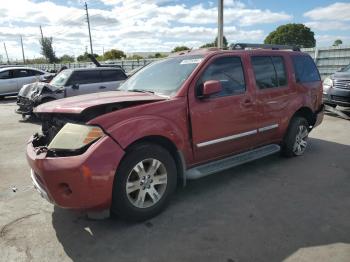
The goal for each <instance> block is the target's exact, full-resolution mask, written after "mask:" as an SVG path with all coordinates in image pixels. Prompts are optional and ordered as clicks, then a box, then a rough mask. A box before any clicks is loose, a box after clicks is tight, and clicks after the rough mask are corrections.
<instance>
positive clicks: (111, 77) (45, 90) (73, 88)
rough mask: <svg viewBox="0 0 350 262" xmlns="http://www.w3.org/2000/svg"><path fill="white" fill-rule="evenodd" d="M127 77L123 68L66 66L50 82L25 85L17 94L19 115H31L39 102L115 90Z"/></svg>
mask: <svg viewBox="0 0 350 262" xmlns="http://www.w3.org/2000/svg"><path fill="white" fill-rule="evenodd" d="M126 78H127V76H126V74H125V72H124V70H123V69H121V68H114V67H111V68H109V67H96V68H81V69H66V70H63V71H62V72H60V73H59V74H58V75H57V76H56V77H55V78H54V79H52V80H51V82H50V83H40V82H37V83H33V84H29V85H24V86H23V87H22V89H21V90H20V91H19V94H18V96H17V105H18V106H19V108H18V109H17V110H16V112H17V113H18V114H22V115H23V116H24V115H31V114H32V112H33V108H34V107H36V106H37V105H40V104H43V103H46V102H49V101H53V100H57V99H61V98H65V97H71V96H77V95H82V94H90V93H99V92H104V91H115V90H117V89H118V88H119V86H120V85H121V84H122V83H123V82H124V81H125V79H126Z"/></svg>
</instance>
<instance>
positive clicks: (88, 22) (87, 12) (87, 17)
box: [85, 2, 94, 55]
mask: <svg viewBox="0 0 350 262" xmlns="http://www.w3.org/2000/svg"><path fill="white" fill-rule="evenodd" d="M85 11H86V20H87V24H88V29H89V38H90V51H91V55H94V51H93V50H92V39H91V30H90V19H89V10H88V6H87V3H86V2H85Z"/></svg>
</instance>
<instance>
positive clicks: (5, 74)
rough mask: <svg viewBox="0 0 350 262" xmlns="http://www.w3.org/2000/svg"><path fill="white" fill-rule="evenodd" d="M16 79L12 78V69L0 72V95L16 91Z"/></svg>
mask: <svg viewBox="0 0 350 262" xmlns="http://www.w3.org/2000/svg"><path fill="white" fill-rule="evenodd" d="M17 90H18V85H17V79H16V78H13V70H5V71H2V72H0V95H1V94H15V93H17Z"/></svg>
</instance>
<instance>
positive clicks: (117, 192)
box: [112, 143, 177, 221]
mask: <svg viewBox="0 0 350 262" xmlns="http://www.w3.org/2000/svg"><path fill="white" fill-rule="evenodd" d="M176 175H177V174H176V165H175V161H174V159H173V158H172V156H171V154H170V153H169V152H168V151H167V150H166V149H164V148H163V147H161V146H158V145H154V144H149V143H144V144H139V145H137V146H134V147H133V148H132V149H131V150H129V152H128V153H127V155H126V156H125V158H124V159H123V160H122V162H121V164H120V167H119V168H118V170H117V172H116V177H115V180H114V186H113V201H112V212H113V213H114V214H116V215H117V216H119V217H121V218H123V219H126V220H133V221H142V220H146V219H148V218H151V217H153V216H155V215H157V214H158V213H160V212H161V211H162V210H163V209H164V208H165V206H166V205H167V204H168V202H169V200H170V196H171V195H172V193H173V192H174V190H175V188H176V181H177V179H176Z"/></svg>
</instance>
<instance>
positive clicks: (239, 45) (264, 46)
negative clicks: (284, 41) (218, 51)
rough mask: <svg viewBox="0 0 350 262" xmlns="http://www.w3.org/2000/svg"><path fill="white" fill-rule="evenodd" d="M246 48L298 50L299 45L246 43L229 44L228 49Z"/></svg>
mask: <svg viewBox="0 0 350 262" xmlns="http://www.w3.org/2000/svg"><path fill="white" fill-rule="evenodd" d="M246 48H251V49H258V48H260V49H271V50H292V51H300V48H299V47H297V46H292V45H269V44H247V43H237V44H231V45H230V48H229V49H230V50H244V49H246Z"/></svg>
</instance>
